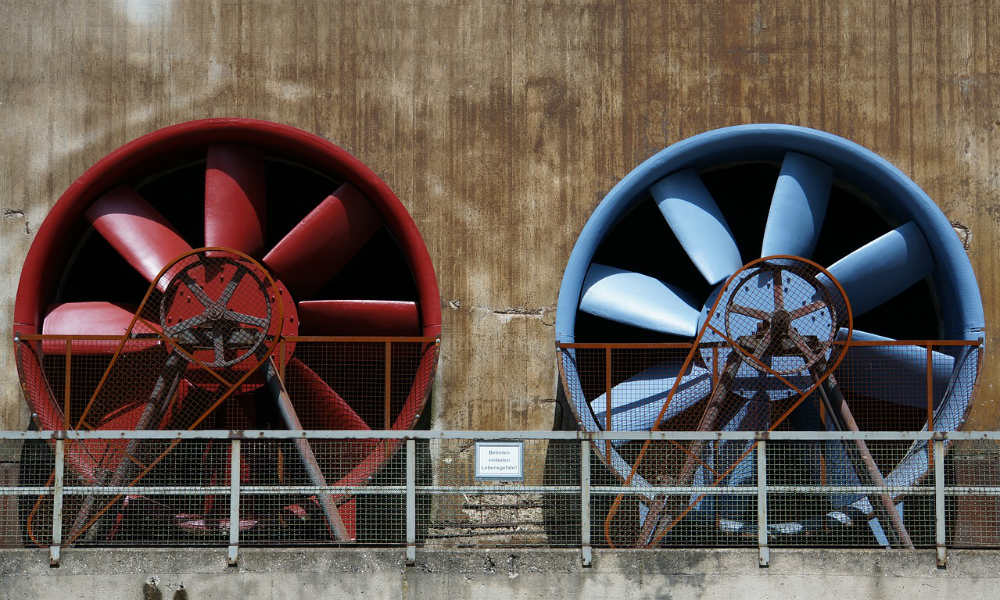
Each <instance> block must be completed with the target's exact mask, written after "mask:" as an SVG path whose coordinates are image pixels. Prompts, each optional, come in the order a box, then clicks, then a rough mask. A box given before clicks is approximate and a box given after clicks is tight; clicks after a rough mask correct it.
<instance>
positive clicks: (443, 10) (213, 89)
mask: <svg viewBox="0 0 1000 600" xmlns="http://www.w3.org/2000/svg"><path fill="white" fill-rule="evenodd" d="M782 4H784V6H780V7H778V6H772V5H771V3H760V2H748V1H733V0H707V1H704V2H663V1H662V0H634V1H624V0H623V1H619V2H586V1H574V2H565V3H561V2H543V1H535V0H514V1H511V2H495V1H494V0H481V1H467V2H465V1H463V2H452V1H448V0H435V1H431V0H428V1H405V0H403V1H401V0H386V1H376V0H363V1H356V2H336V3H334V2H314V1H309V0H281V1H277V0H276V1H269V2H250V1H230V0H225V1H223V0H69V1H54V0H20V1H7V2H2V3H0V30H2V34H3V35H0V149H2V152H0V213H2V219H0V302H2V306H3V307H4V309H3V310H2V311H0V331H3V332H7V331H9V330H10V310H11V307H12V305H13V297H14V294H15V291H16V286H17V279H18V276H19V272H20V267H21V264H22V262H23V260H24V256H25V253H26V252H27V249H28V246H29V244H30V242H31V239H32V235H33V233H34V232H35V231H36V229H37V227H38V225H39V223H40V222H41V221H42V219H44V217H45V215H46V214H47V212H48V210H49V208H50V207H51V206H52V204H53V203H54V202H55V200H56V198H58V196H59V195H60V193H61V192H62V191H63V190H64V189H65V188H66V187H67V186H68V185H69V184H70V183H71V182H72V181H73V180H74V179H75V178H76V177H77V176H79V175H80V174H81V173H82V172H83V171H84V169H85V168H86V167H87V166H89V165H90V164H92V163H94V162H95V161H96V160H98V159H99V158H100V157H102V156H104V155H105V154H107V153H108V152H109V151H111V150H113V149H114V148H116V147H118V146H120V145H121V144H123V143H125V142H127V141H129V140H130V139H133V138H135V137H137V136H139V135H142V134H144V133H147V132H149V131H152V130H154V129H157V128H159V127H162V126H165V125H168V124H171V123H176V122H179V121H185V120H189V119H196V118H200V117H208V116H229V115H236V116H247V117H258V118H263V119H270V120H275V121H281V122H285V123H288V124H291V125H295V126H298V127H301V128H304V129H306V130H309V131H313V132H316V133H318V134H320V135H323V136H325V137H327V138H329V139H330V140H332V141H334V142H336V143H338V144H340V145H342V146H343V147H345V148H347V149H348V150H349V151H351V152H352V153H354V154H355V155H356V156H358V157H359V158H360V159H361V160H362V161H364V162H365V163H367V164H368V165H370V166H371V167H372V168H373V169H374V170H375V171H376V172H377V173H378V174H379V175H381V176H382V178H383V179H385V180H386V181H387V182H388V183H389V185H390V186H391V187H392V188H393V189H394V190H395V191H396V192H397V194H398V195H399V196H400V198H401V199H402V201H403V202H404V204H405V205H406V206H407V208H408V209H409V210H410V212H411V214H412V215H413V217H414V219H415V220H416V223H417V225H418V227H419V228H420V230H421V231H422V232H423V235H424V238H425V240H426V241H427V244H428V246H429V249H430V253H431V256H432V257H433V258H434V261H435V265H436V268H437V273H438V277H439V280H440V284H441V290H442V298H443V302H444V308H445V315H444V319H445V320H444V330H445V331H444V335H445V341H444V347H443V353H442V359H441V370H440V373H439V385H438V387H437V390H436V405H435V414H436V417H437V419H436V423H435V424H436V426H438V427H447V428H470V429H477V428H485V429H503V428H518V429H522V428H524V429H533V428H545V427H548V426H549V425H550V422H551V414H552V404H551V399H552V397H553V395H554V387H555V375H554V367H553V364H554V358H553V351H552V341H553V331H552V323H553V316H554V315H553V306H554V304H555V301H556V292H557V288H558V284H559V281H560V278H561V275H562V269H563V267H564V265H565V261H566V258H567V256H568V254H569V250H570V248H571V247H572V244H573V243H574V241H575V239H576V236H577V234H578V232H579V231H580V228H581V227H582V226H583V223H584V222H585V220H586V219H587V217H588V215H589V214H590V213H591V211H592V210H593V208H594V206H596V204H597V202H598V201H599V199H600V198H601V197H603V195H604V194H605V193H606V192H607V191H608V189H609V188H610V187H611V186H612V185H613V184H614V183H615V182H616V181H617V180H618V179H619V178H621V177H622V176H623V175H624V174H625V173H627V172H628V171H629V170H630V169H631V168H633V167H634V166H635V165H636V164H638V163H639V162H640V161H641V160H643V159H644V158H646V157H648V156H649V155H650V154H652V153H654V152H655V151H657V150H659V149H661V148H663V147H664V146H666V145H668V144H670V143H672V142H675V141H677V140H680V139H682V138H685V137H688V136H691V135H693V134H695V133H698V132H701V131H704V130H707V129H711V128H715V127H720V126H724V125H731V124H737V123H746V122H755V121H756V122H760V121H777V122H788V123H796V124H801V125H807V126H810V127H816V128H820V129H825V130H828V131H831V132H834V133H837V134H839V135H842V136H845V137H848V138H851V139H853V140H855V141H857V142H859V143H861V144H863V145H865V146H868V147H869V148H871V149H873V150H874V151H875V152H877V153H879V154H881V155H883V156H885V157H887V158H888V159H889V160H891V161H892V162H894V163H895V164H897V165H898V166H899V167H901V168H902V169H903V170H904V171H905V172H907V173H908V174H909V175H910V176H911V177H912V178H913V179H914V180H915V181H916V182H917V183H918V184H920V185H921V186H923V187H924V189H925V190H926V191H927V192H928V193H929V194H930V196H931V197H932V198H935V199H936V200H937V202H938V203H939V205H940V206H941V208H942V209H943V210H944V212H945V213H946V214H947V215H948V217H949V218H950V219H952V220H953V221H955V222H956V227H957V228H958V229H959V230H960V232H961V235H962V236H963V237H964V239H966V241H967V242H968V244H969V252H970V255H971V257H972V262H973V265H974V267H975V269H976V273H977V274H978V276H979V279H980V283H981V286H982V289H983V290H984V295H985V299H986V303H987V310H988V313H987V321H988V323H990V324H993V323H996V322H998V321H1000V318H998V317H1000V303H998V302H997V300H996V298H995V293H994V290H996V289H997V287H998V285H1000V264H998V263H1000V235H998V233H1000V198H998V191H997V190H998V187H1000V186H998V184H1000V75H998V74H1000V52H998V51H997V50H998V47H1000V39H998V37H997V34H996V28H997V23H998V21H1000V5H998V4H997V3H996V2H990V1H988V0H987V1H972V2H967V1H943V2H941V1H937V0H928V1H915V2H911V3H906V5H897V4H894V3H887V2H882V1H881V0H874V1H861V0H851V1H849V2H824V1H822V0H801V1H795V2H786V3H782ZM988 331H996V329H995V328H994V329H989V330H988ZM995 336H996V334H995V333H992V334H991V339H992V338H995ZM994 346H995V344H992V343H991V345H990V346H989V347H990V348H991V350H990V353H989V354H988V356H987V358H986V362H985V372H984V374H983V377H982V380H981V381H982V383H981V392H980V395H979V399H978V403H977V405H976V408H975V410H974V411H973V414H972V426H974V427H981V428H982V427H995V426H996V425H997V424H998V420H1000V406H998V404H997V391H998V390H997V384H998V383H1000V368H998V367H1000V365H998V361H1000V354H998V353H996V352H993V351H992V348H993V347H994ZM25 424H26V420H25V411H24V408H23V402H22V400H21V398H20V392H19V390H18V385H17V377H16V374H15V370H14V365H13V363H12V358H11V352H10V344H9V343H2V344H0V427H4V428H22V427H24V426H25Z"/></svg>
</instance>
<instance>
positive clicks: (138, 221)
mask: <svg viewBox="0 0 1000 600" xmlns="http://www.w3.org/2000/svg"><path fill="white" fill-rule="evenodd" d="M87 218H88V219H89V220H90V222H91V223H92V224H93V225H94V229H96V230H97V232H98V233H100V234H101V236H103V237H104V239H106V240H108V242H109V243H110V244H111V245H112V246H114V248H115V250H117V251H118V253H119V254H121V255H122V257H123V258H124V259H125V260H127V261H128V263H129V264H130V265H132V266H133V267H134V268H135V270H137V271H139V273H141V274H142V276H143V277H145V278H146V279H147V280H148V281H153V279H154V278H155V277H156V276H157V275H158V274H159V272H160V270H161V269H162V268H163V267H165V266H166V265H167V263H169V262H170V261H171V260H173V259H174V258H177V257H178V256H180V255H181V254H183V253H185V252H188V251H189V250H191V246H190V245H189V244H188V243H187V242H185V241H184V239H183V238H181V236H180V234H178V233H177V231H175V230H174V228H173V227H172V226H171V225H170V223H168V222H167V220H166V219H164V218H163V215H161V214H160V213H159V211H157V210H156V209H155V208H153V207H152V205H150V204H149V203H148V202H146V200H145V199H143V197H142V196H140V195H139V194H137V193H136V192H135V190H133V189H132V188H130V187H128V186H120V187H117V188H115V189H113V190H111V191H110V192H108V193H106V194H104V195H103V196H101V197H100V198H98V199H97V201H96V202H94V203H93V204H91V205H90V208H88V209H87ZM159 285H160V287H161V288H163V287H165V286H166V281H165V280H164V281H161V282H159Z"/></svg>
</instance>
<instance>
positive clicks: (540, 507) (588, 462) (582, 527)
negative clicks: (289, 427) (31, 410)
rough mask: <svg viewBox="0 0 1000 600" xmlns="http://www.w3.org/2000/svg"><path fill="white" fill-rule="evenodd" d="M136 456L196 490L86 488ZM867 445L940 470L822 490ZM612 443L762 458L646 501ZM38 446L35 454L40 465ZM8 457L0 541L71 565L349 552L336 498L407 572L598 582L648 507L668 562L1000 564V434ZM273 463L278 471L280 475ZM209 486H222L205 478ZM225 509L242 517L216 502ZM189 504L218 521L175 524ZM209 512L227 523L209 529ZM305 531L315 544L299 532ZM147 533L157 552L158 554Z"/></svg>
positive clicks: (626, 437)
mask: <svg viewBox="0 0 1000 600" xmlns="http://www.w3.org/2000/svg"><path fill="white" fill-rule="evenodd" d="M130 440H138V441H141V442H142V443H146V444H154V445H155V444H175V445H177V446H178V450H176V451H175V453H176V454H177V460H178V461H180V464H187V465H188V468H187V469H186V470H185V469H181V472H184V473H186V474H185V475H178V474H177V473H178V472H179V471H178V470H177V469H176V467H177V466H178V464H174V465H173V468H174V470H172V471H171V473H173V474H172V475H171V476H170V477H169V478H166V479H163V478H160V479H157V478H154V477H150V478H147V479H146V480H143V481H142V483H141V484H140V485H125V486H122V485H119V486H102V485H91V484H86V483H85V482H84V481H83V479H82V478H81V477H80V475H79V474H78V473H77V472H76V471H75V470H76V469H77V467H76V466H75V463H74V462H73V459H72V456H73V454H74V453H75V452H82V451H89V450H93V449H94V448H95V447H96V445H97V444H103V445H104V446H102V447H103V448H107V447H108V446H111V445H113V444H124V443H127V441H130ZM296 440H300V441H301V440H308V442H307V443H309V444H311V445H312V446H313V448H314V449H315V451H316V455H317V457H318V458H319V460H321V461H324V464H326V465H332V464H334V463H335V462H336V460H337V458H338V457H346V456H348V454H349V453H350V452H351V451H352V450H357V445H358V444H361V443H368V444H372V443H374V444H376V445H377V444H384V447H385V448H386V449H388V450H390V451H394V452H390V453H391V454H392V455H393V456H392V458H391V459H389V460H387V461H386V466H385V468H384V469H383V471H390V472H391V473H390V474H391V476H390V477H382V478H381V479H378V481H368V482H350V483H344V482H341V481H337V480H336V479H332V478H331V481H334V482H335V483H334V484H332V485H326V486H316V485H312V484H310V483H309V480H308V479H307V478H305V477H304V476H298V477H296V476H293V475H289V474H288V473H289V471H290V469H291V467H290V466H289V464H288V461H290V460H291V459H290V458H288V457H291V456H292V455H293V454H292V453H291V452H282V451H281V448H282V445H283V444H284V445H288V444H294V443H295V441H296ZM489 440H508V441H510V440H513V441H519V442H522V444H524V446H523V448H524V453H523V456H524V461H525V462H524V468H523V471H522V476H521V477H520V478H519V479H518V480H515V481H492V480H484V479H479V478H477V477H476V473H475V465H474V464H473V462H474V461H473V458H472V457H473V453H472V452H471V451H470V449H471V448H472V446H474V444H475V442H477V441H489ZM857 440H863V441H865V442H866V443H867V444H868V446H869V447H871V448H872V449H873V450H872V453H873V455H874V457H875V460H877V461H878V462H880V463H881V462H882V461H885V460H890V458H892V460H898V458H899V456H900V455H901V451H900V448H903V447H905V448H908V450H907V451H906V452H903V454H902V455H904V456H925V457H926V455H927V453H926V450H927V447H928V446H929V448H930V449H931V450H932V460H931V462H930V464H929V465H927V464H925V465H922V466H919V467H918V468H924V469H925V470H926V476H925V477H917V478H909V479H906V478H903V479H896V480H893V479H892V477H891V476H889V477H887V478H886V481H884V482H882V484H881V485H874V484H872V483H871V482H867V481H863V480H853V481H850V480H848V479H844V478H840V479H838V478H837V477H836V476H833V475H830V474H826V475H824V476H822V477H819V478H817V476H816V475H815V474H814V473H811V470H810V468H808V463H811V462H812V461H814V460H816V457H817V456H818V455H817V449H819V452H820V453H822V452H827V453H829V452H830V451H831V447H832V446H831V445H834V446H836V445H842V446H844V447H848V446H849V445H850V443H851V442H854V441H857ZM606 441H610V442H613V443H615V444H617V445H620V446H622V447H624V446H627V444H629V443H631V442H645V441H650V442H651V443H653V444H654V447H656V446H655V445H657V444H659V445H662V446H663V447H664V448H666V447H674V446H677V445H683V444H686V443H690V442H695V441H698V442H700V443H702V444H703V447H704V445H711V444H716V446H715V450H714V451H715V452H716V453H724V452H726V451H727V450H726V449H725V444H737V445H738V447H739V448H741V449H742V448H748V449H749V452H748V453H747V456H748V457H752V460H749V459H748V462H747V463H746V465H745V466H746V467H747V468H746V469H744V471H746V472H745V473H744V475H746V476H745V477H741V478H738V479H730V480H727V481H723V482H722V483H719V484H712V483H706V481H698V480H697V478H696V480H693V481H687V482H680V481H674V482H671V481H660V482H652V481H650V482H647V483H646V484H645V485H638V484H637V483H636V482H635V481H632V482H626V481H621V480H616V479H614V478H613V477H609V473H610V471H609V470H607V469H603V470H602V467H603V461H602V459H601V457H602V456H603V455H602V454H601V453H600V452H599V450H600V448H602V447H603V446H604V442H606ZM28 445H33V446H32V447H33V448H34V449H35V451H34V452H27V451H26V450H25V448H26V447H27V446H28ZM397 447H398V451H395V450H396V448H397ZM595 447H596V450H592V449H593V448H595ZM0 449H5V450H6V454H3V453H0V460H2V461H7V462H9V463H10V464H16V466H18V467H19V474H20V476H19V477H18V479H17V480H16V481H13V479H14V478H13V477H12V476H9V477H7V479H8V480H7V481H5V482H3V485H2V486H0V501H3V502H2V504H0V533H2V529H7V530H8V531H7V534H6V537H5V538H0V539H3V540H4V541H5V542H6V544H5V545H8V546H10V545H18V546H20V545H25V544H26V545H29V546H42V547H46V546H47V547H48V548H49V552H50V558H51V561H52V563H53V564H56V565H57V564H58V562H59V560H60V553H61V550H62V549H63V548H66V547H70V546H88V545H90V546H93V545H98V546H99V545H116V546H118V545H161V544H173V545H198V546H203V545H210V546H225V547H227V548H228V553H229V560H230V562H231V563H232V564H235V563H236V561H237V559H238V550H239V548H240V546H241V545H250V546H254V545H276V544H277V545H303V544H309V545H315V544H325V545H330V544H336V545H350V543H344V542H343V541H340V540H336V539H334V538H332V537H329V536H327V535H326V529H327V528H328V524H327V522H325V521H324V517H323V514H322V511H321V510H320V509H319V508H317V507H319V506H320V505H321V503H320V502H317V501H316V497H320V498H322V497H323V496H328V497H330V498H332V499H333V503H334V504H335V505H336V506H337V507H338V510H339V511H340V514H341V516H342V518H344V520H345V521H347V522H348V523H349V528H351V529H353V530H354V531H356V532H357V533H356V539H357V540H358V543H361V544H365V545H371V544H376V545H390V546H400V547H404V548H405V552H406V558H407V560H408V561H410V562H412V561H414V560H415V558H416V550H417V548H418V547H435V546H449V547H453V546H470V545H471V546H476V547H483V546H504V547H525V546H544V547H557V546H561V547H578V548H579V549H580V551H581V559H582V562H583V564H584V565H589V564H590V561H591V554H592V552H591V549H592V548H593V547H595V546H596V547H600V546H606V547H615V546H617V547H621V546H623V545H625V543H622V540H625V542H626V543H630V540H634V539H635V537H634V536H635V532H636V530H637V528H638V526H639V525H641V524H642V520H643V518H644V516H643V515H645V518H647V519H648V518H650V517H649V515H650V514H651V513H650V512H649V511H648V508H649V507H650V506H653V505H655V504H656V503H660V504H661V505H662V504H666V505H667V506H668V507H669V506H674V507H676V508H674V509H670V510H667V511H666V512H669V513H670V514H680V517H678V520H679V521H680V523H681V524H680V525H679V526H677V527H676V528H674V527H673V526H672V525H671V528H672V531H669V532H667V535H665V536H661V538H658V543H657V544H656V546H657V547H676V546H709V547H712V546H731V545H736V546H749V547H752V546H754V545H755V546H756V547H757V548H758V552H759V558H760V564H761V566H767V565H768V564H769V560H770V550H771V548H772V547H776V546H814V545H824V546H831V545H832V546H865V545H870V546H880V545H881V546H885V547H887V548H888V547H904V545H903V544H902V543H900V541H899V539H900V538H899V537H898V535H896V536H894V535H893V531H892V530H893V529H894V528H899V527H903V526H904V521H905V527H908V528H909V536H910V538H911V539H912V546H913V547H934V548H936V550H937V561H938V565H939V566H942V567H943V566H945V565H946V563H947V548H949V547H955V546H963V547H968V546H976V547H1000V469H998V468H997V467H996V464H997V463H998V461H997V458H998V457H1000V432H926V431H924V432H837V431H828V432H805V431H802V432H800V431H771V432H695V431H688V432H681V431H670V432H666V431H664V432H611V433H603V432H600V433H587V432H551V431H535V432H524V431H520V432H519V431H475V432H473V431H381V432H373V431H91V432H85V431H45V432H0ZM364 449H365V450H366V451H369V450H371V445H368V446H365V447H364ZM946 449H947V454H946ZM39 451H41V452H39ZM269 452H270V453H269ZM43 455H44V456H43ZM209 455H210V458H206V456H209ZM273 456H277V457H278V459H277V462H276V463H274V464H271V463H267V462H266V460H269V459H270V458H271V457H273ZM282 456H284V457H286V458H281V457H282ZM17 459H19V460H20V463H19V464H18V463H16V462H15V461H16V460H17ZM262 459H264V460H262ZM281 461H285V462H284V467H282V462H281ZM903 462H905V458H904V461H903ZM820 463H822V461H820ZM804 464H805V465H807V466H806V467H803V465H804ZM830 464H831V463H827V465H828V468H831V469H832V468H833V467H832V466H829V465H830ZM67 465H68V466H67ZM248 465H251V466H249V467H248ZM265 466H266V467H268V472H269V473H270V471H274V470H278V471H280V470H282V469H284V471H285V475H284V479H280V481H279V480H275V481H279V482H278V483H275V481H271V480H266V479H267V478H266V477H262V476H259V475H257V476H254V475H248V469H249V470H251V471H253V472H257V473H259V472H261V471H262V470H264V467H265ZM113 467H114V466H113V465H108V468H113ZM196 471H206V472H208V471H210V472H212V473H214V474H215V475H212V476H211V477H208V476H205V474H204V473H202V474H201V475H200V477H199V476H195V473H196ZM269 476H270V475H269ZM255 477H256V478H257V479H260V481H255V480H254V479H255ZM377 477H378V476H376V478H377ZM899 481H905V483H899ZM831 482H832V483H831ZM845 482H847V483H845ZM880 497H881V498H889V499H890V500H891V502H890V503H889V506H893V505H895V506H896V507H897V510H898V512H899V513H901V514H900V517H901V518H900V522H899V523H894V522H892V521H891V519H890V517H891V515H890V514H888V513H887V512H886V510H885V509H884V508H883V507H880V502H879V498H880ZM221 498H226V499H228V503H226V502H218V501H217V499H221ZM88 499H90V500H88ZM612 499H614V502H615V503H620V505H621V506H625V505H627V504H628V503H629V502H631V503H632V508H630V509H622V510H619V511H618V512H617V513H616V514H617V516H614V517H611V516H609V515H612V511H609V503H611V501H612ZM869 499H870V500H869ZM210 500H211V501H210ZM192 502H195V503H196V504H198V505H199V506H206V505H208V504H212V505H213V508H212V509H210V510H205V511H204V513H202V514H191V513H188V512H178V511H181V510H182V509H181V508H180V507H182V506H190V505H191V503H192ZM310 502H311V503H312V504H311V505H310ZM904 503H905V504H907V505H908V506H907V508H906V511H905V518H903V517H902V513H903V512H904V511H903V508H902V505H903V504H904ZM102 505H103V506H104V507H105V516H104V518H103V520H102V519H100V515H98V517H97V518H94V519H93V520H92V521H91V523H90V524H89V527H90V528H91V531H98V532H99V533H97V534H95V535H94V536H92V537H88V535H87V533H86V531H85V530H84V531H82V530H81V523H84V522H85V521H87V518H88V517H90V516H91V515H92V514H97V513H98V507H99V506H102ZM685 505H687V506H688V509H687V510H686V511H681V509H682V508H683V507H684V506H685ZM4 507H5V508H4ZM643 507H646V508H645V509H644V508H643ZM831 507H832V508H831ZM865 507H867V508H865ZM888 510H889V512H890V513H891V512H892V509H888ZM210 512H211V513H212V514H213V515H215V516H214V517H212V518H209V516H208V514H209V513H210ZM4 513H6V514H4ZM81 515H82V516H81ZM164 515H166V516H164ZM685 515H687V516H686V517H685ZM162 519H167V520H165V521H164V520H162ZM664 523H666V521H664ZM303 524H304V526H305V527H307V533H306V534H305V535H300V536H296V535H294V534H293V533H290V532H291V531H292V529H293V528H294V527H299V526H303ZM130 527H131V529H129V528H130ZM666 528H667V526H666V525H660V526H658V529H657V531H663V530H664V529H666ZM369 529H378V530H380V533H378V534H373V533H372V532H371V531H369ZM148 530H155V531H148ZM265 530H266V531H267V532H270V533H269V534H266V535H265V534H264V533H262V532H263V531H265ZM192 531H193V532H194V533H195V534H196V535H195V537H191V536H190V534H191V532H192ZM116 532H117V533H116ZM139 532H142V534H143V535H154V536H156V535H158V536H160V537H159V538H158V539H152V538H150V539H146V538H142V537H141V536H140V535H139ZM845 532H847V533H845ZM879 532H881V533H879ZM895 533H896V534H898V533H900V532H899V531H896V532H895ZM130 536H131V537H130ZM864 536H868V537H867V538H865V537H864ZM151 540H152V541H151ZM879 540H883V541H879ZM641 541H642V542H645V541H646V540H641ZM639 545H640V546H641V545H643V544H639Z"/></svg>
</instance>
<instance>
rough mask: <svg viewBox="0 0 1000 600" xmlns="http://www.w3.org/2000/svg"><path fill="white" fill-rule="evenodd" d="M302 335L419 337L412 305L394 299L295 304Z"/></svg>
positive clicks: (313, 301)
mask: <svg viewBox="0 0 1000 600" xmlns="http://www.w3.org/2000/svg"><path fill="white" fill-rule="evenodd" d="M298 312H299V331H300V332H301V333H302V335H373V336H383V335H384V336H390V335H392V336H416V335H420V313H419V311H418V310H417V305H416V303H414V302H399V301H394V300H306V301H303V302H299V303H298Z"/></svg>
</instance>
